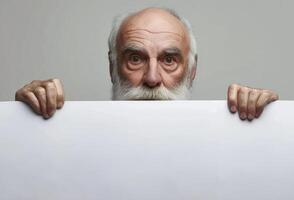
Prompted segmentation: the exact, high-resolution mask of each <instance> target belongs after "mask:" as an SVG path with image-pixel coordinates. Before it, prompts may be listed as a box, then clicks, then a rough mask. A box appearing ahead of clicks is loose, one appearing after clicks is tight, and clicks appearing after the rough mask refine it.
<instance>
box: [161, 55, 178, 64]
mask: <svg viewBox="0 0 294 200" xmlns="http://www.w3.org/2000/svg"><path fill="white" fill-rule="evenodd" d="M163 62H164V64H166V65H172V64H174V62H175V59H174V58H173V56H164V58H163Z"/></svg>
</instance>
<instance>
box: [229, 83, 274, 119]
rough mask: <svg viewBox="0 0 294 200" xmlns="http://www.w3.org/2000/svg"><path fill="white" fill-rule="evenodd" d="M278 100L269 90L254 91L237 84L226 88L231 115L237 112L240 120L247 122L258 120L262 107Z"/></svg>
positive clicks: (254, 89)
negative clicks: (246, 120)
mask: <svg viewBox="0 0 294 200" xmlns="http://www.w3.org/2000/svg"><path fill="white" fill-rule="evenodd" d="M278 99H279V96H278V95H277V94H276V93H274V92H273V91H271V90H265V89H256V88H250V87H246V86H241V85H238V84H232V85H230V86H229V88H228V106H229V110H230V111H231V112H232V113H235V112H237V111H238V112H239V117H240V119H242V120H245V119H248V120H249V121H251V120H253V119H254V118H258V117H259V116H260V115H261V113H262V111H263V109H264V107H265V106H266V105H267V104H269V103H271V102H273V101H276V100H278Z"/></svg>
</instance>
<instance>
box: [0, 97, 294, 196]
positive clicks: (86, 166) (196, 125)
mask: <svg viewBox="0 0 294 200" xmlns="http://www.w3.org/2000/svg"><path fill="white" fill-rule="evenodd" d="M293 119H294V102H293V101H277V102H274V103H272V104H270V105H269V106H268V107H267V108H266V109H265V110H264V113H263V114H262V116H261V117H260V119H257V120H254V121H252V122H248V121H241V120H240V119H239V117H238V116H237V115H236V114H235V115H233V114H231V113H230V112H229V111H228V109H227V104H226V101H159V102H158V101H126V102H113V101H112V102H111V101H100V102H66V103H65V106H64V108H63V109H62V110H59V111H58V112H57V113H56V114H55V115H54V117H53V118H51V119H49V120H43V119H42V118H41V117H40V116H37V115H35V114H33V113H32V112H31V111H30V110H29V108H28V107H27V106H25V105H24V104H22V103H19V102H2V103H0V199H1V200H2V199H3V200H14V199H15V200H40V199H41V200H46V199H50V200H53V199H54V200H59V199H60V200H67V199H68V200H75V199H77V200H92V199H93V200H97V199H99V200H100V199H101V200H198V199H199V200H293V199H294V190H293V186H294V121H293Z"/></svg>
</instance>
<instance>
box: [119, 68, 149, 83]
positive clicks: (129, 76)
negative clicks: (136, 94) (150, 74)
mask: <svg viewBox="0 0 294 200" xmlns="http://www.w3.org/2000/svg"><path fill="white" fill-rule="evenodd" d="M120 75H121V77H122V78H123V80H126V81H128V82H129V83H130V84H131V85H132V86H134V87H136V86H139V85H140V84H141V82H142V79H143V76H144V70H143V69H139V70H134V71H133V70H129V69H128V68H127V66H126V65H122V67H121V69H120Z"/></svg>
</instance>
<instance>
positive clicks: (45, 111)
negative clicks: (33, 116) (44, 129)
mask: <svg viewBox="0 0 294 200" xmlns="http://www.w3.org/2000/svg"><path fill="white" fill-rule="evenodd" d="M15 100H16V101H22V102H25V103H26V104H28V105H29V106H30V107H31V108H32V109H33V110H34V112H35V113H37V114H38V115H42V116H43V117H44V118H45V119H48V118H50V117H52V116H53V114H54V113H55V111H56V109H60V108H62V106H63V104H64V92H63V88H62V84H61V81H60V80H59V79H49V80H44V81H40V80H35V81H32V82H31V83H30V84H27V85H25V86H24V87H22V88H21V89H19V90H18V91H16V93H15Z"/></svg>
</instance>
